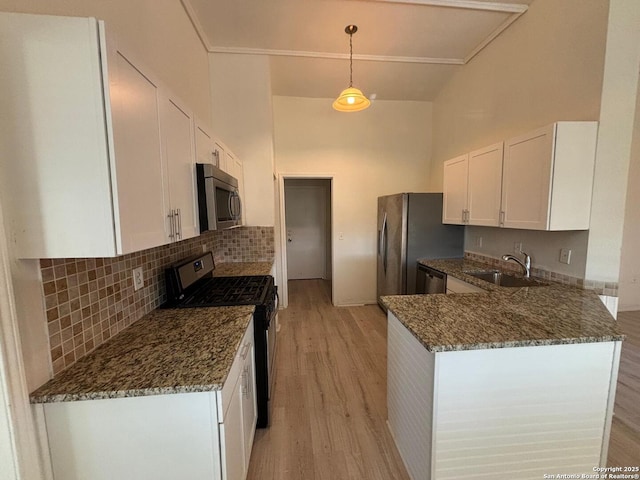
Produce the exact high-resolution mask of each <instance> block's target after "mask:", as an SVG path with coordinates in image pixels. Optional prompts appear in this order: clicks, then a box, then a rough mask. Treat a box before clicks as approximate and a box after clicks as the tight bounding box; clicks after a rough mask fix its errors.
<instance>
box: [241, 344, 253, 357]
mask: <svg viewBox="0 0 640 480" xmlns="http://www.w3.org/2000/svg"><path fill="white" fill-rule="evenodd" d="M251 345H252V343H251V342H249V343H245V344H244V345H243V346H242V350H241V351H240V356H241V357H242V359H243V360H245V359H246V358H247V355H248V354H249V352H250V351H251Z"/></svg>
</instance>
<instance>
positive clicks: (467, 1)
mask: <svg viewBox="0 0 640 480" xmlns="http://www.w3.org/2000/svg"><path fill="white" fill-rule="evenodd" d="M360 1H367V2H379V3H404V4H406V5H420V6H425V7H445V8H462V9H466V10H485V11H489V12H503V13H518V14H523V13H524V12H526V11H527V9H528V8H529V7H528V6H527V5H520V4H518V3H502V2H479V1H478V0H360Z"/></svg>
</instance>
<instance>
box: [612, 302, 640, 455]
mask: <svg viewBox="0 0 640 480" xmlns="http://www.w3.org/2000/svg"><path fill="white" fill-rule="evenodd" d="M618 325H619V327H620V329H621V330H622V332H623V333H624V334H625V335H626V336H627V338H626V340H625V341H624V342H622V354H621V356H620V371H619V373H618V387H617V389H616V403H615V406H614V417H613V423H612V425H611V438H610V441H609V459H608V460H609V461H608V464H609V466H612V467H613V466H620V467H624V466H638V465H640V312H620V313H618Z"/></svg>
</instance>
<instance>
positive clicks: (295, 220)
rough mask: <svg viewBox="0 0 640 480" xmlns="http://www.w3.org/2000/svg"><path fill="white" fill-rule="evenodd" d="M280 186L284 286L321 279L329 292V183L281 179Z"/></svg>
mask: <svg viewBox="0 0 640 480" xmlns="http://www.w3.org/2000/svg"><path fill="white" fill-rule="evenodd" d="M281 182H282V183H281V202H282V203H281V222H282V225H281V253H282V258H283V265H282V266H283V272H282V273H283V284H284V285H283V286H285V285H287V286H288V284H287V282H288V280H311V279H321V280H324V281H326V282H327V284H328V288H329V289H330V290H332V288H331V283H332V282H331V281H332V271H333V265H332V233H331V232H332V179H331V178H327V177H299V176H286V177H284V176H283V177H282V179H281ZM282 293H284V292H282ZM285 295H287V297H288V288H287V294H285ZM332 297H333V295H332Z"/></svg>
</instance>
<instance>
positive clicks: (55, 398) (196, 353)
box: [31, 305, 254, 403]
mask: <svg viewBox="0 0 640 480" xmlns="http://www.w3.org/2000/svg"><path fill="white" fill-rule="evenodd" d="M253 311H254V306H252V305H251V306H238V307H210V308H184V309H156V310H154V311H152V312H150V313H148V314H147V315H145V316H144V317H142V318H141V319H140V320H138V321H137V322H135V323H134V324H132V325H131V326H130V327H128V328H126V329H125V330H123V331H122V332H120V333H118V334H117V335H116V336H114V337H113V338H111V339H110V340H109V341H108V342H106V343H104V344H102V345H101V346H99V347H98V348H96V350H94V351H93V352H91V353H90V354H89V355H87V356H86V357H83V358H81V359H80V360H79V361H78V362H76V363H75V364H73V365H71V366H70V367H69V368H68V369H67V370H65V371H63V372H61V373H60V374H59V375H58V376H56V377H55V378H53V379H52V380H50V381H49V382H48V383H46V384H45V385H43V386H42V387H40V388H38V389H37V390H36V391H35V392H33V393H32V394H31V402H32V403H49V402H64V401H72V400H94V399H105V398H120V397H134V396H144V395H161V394H167V393H188V392H208V391H214V390H220V389H221V388H222V386H223V384H224V382H225V380H226V378H227V375H228V374H229V370H230V369H231V364H232V363H233V359H234V358H235V354H236V352H237V351H238V348H239V347H240V341H241V340H242V337H243V335H244V333H245V331H246V330H247V327H248V325H249V322H250V321H251V317H252V314H253Z"/></svg>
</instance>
